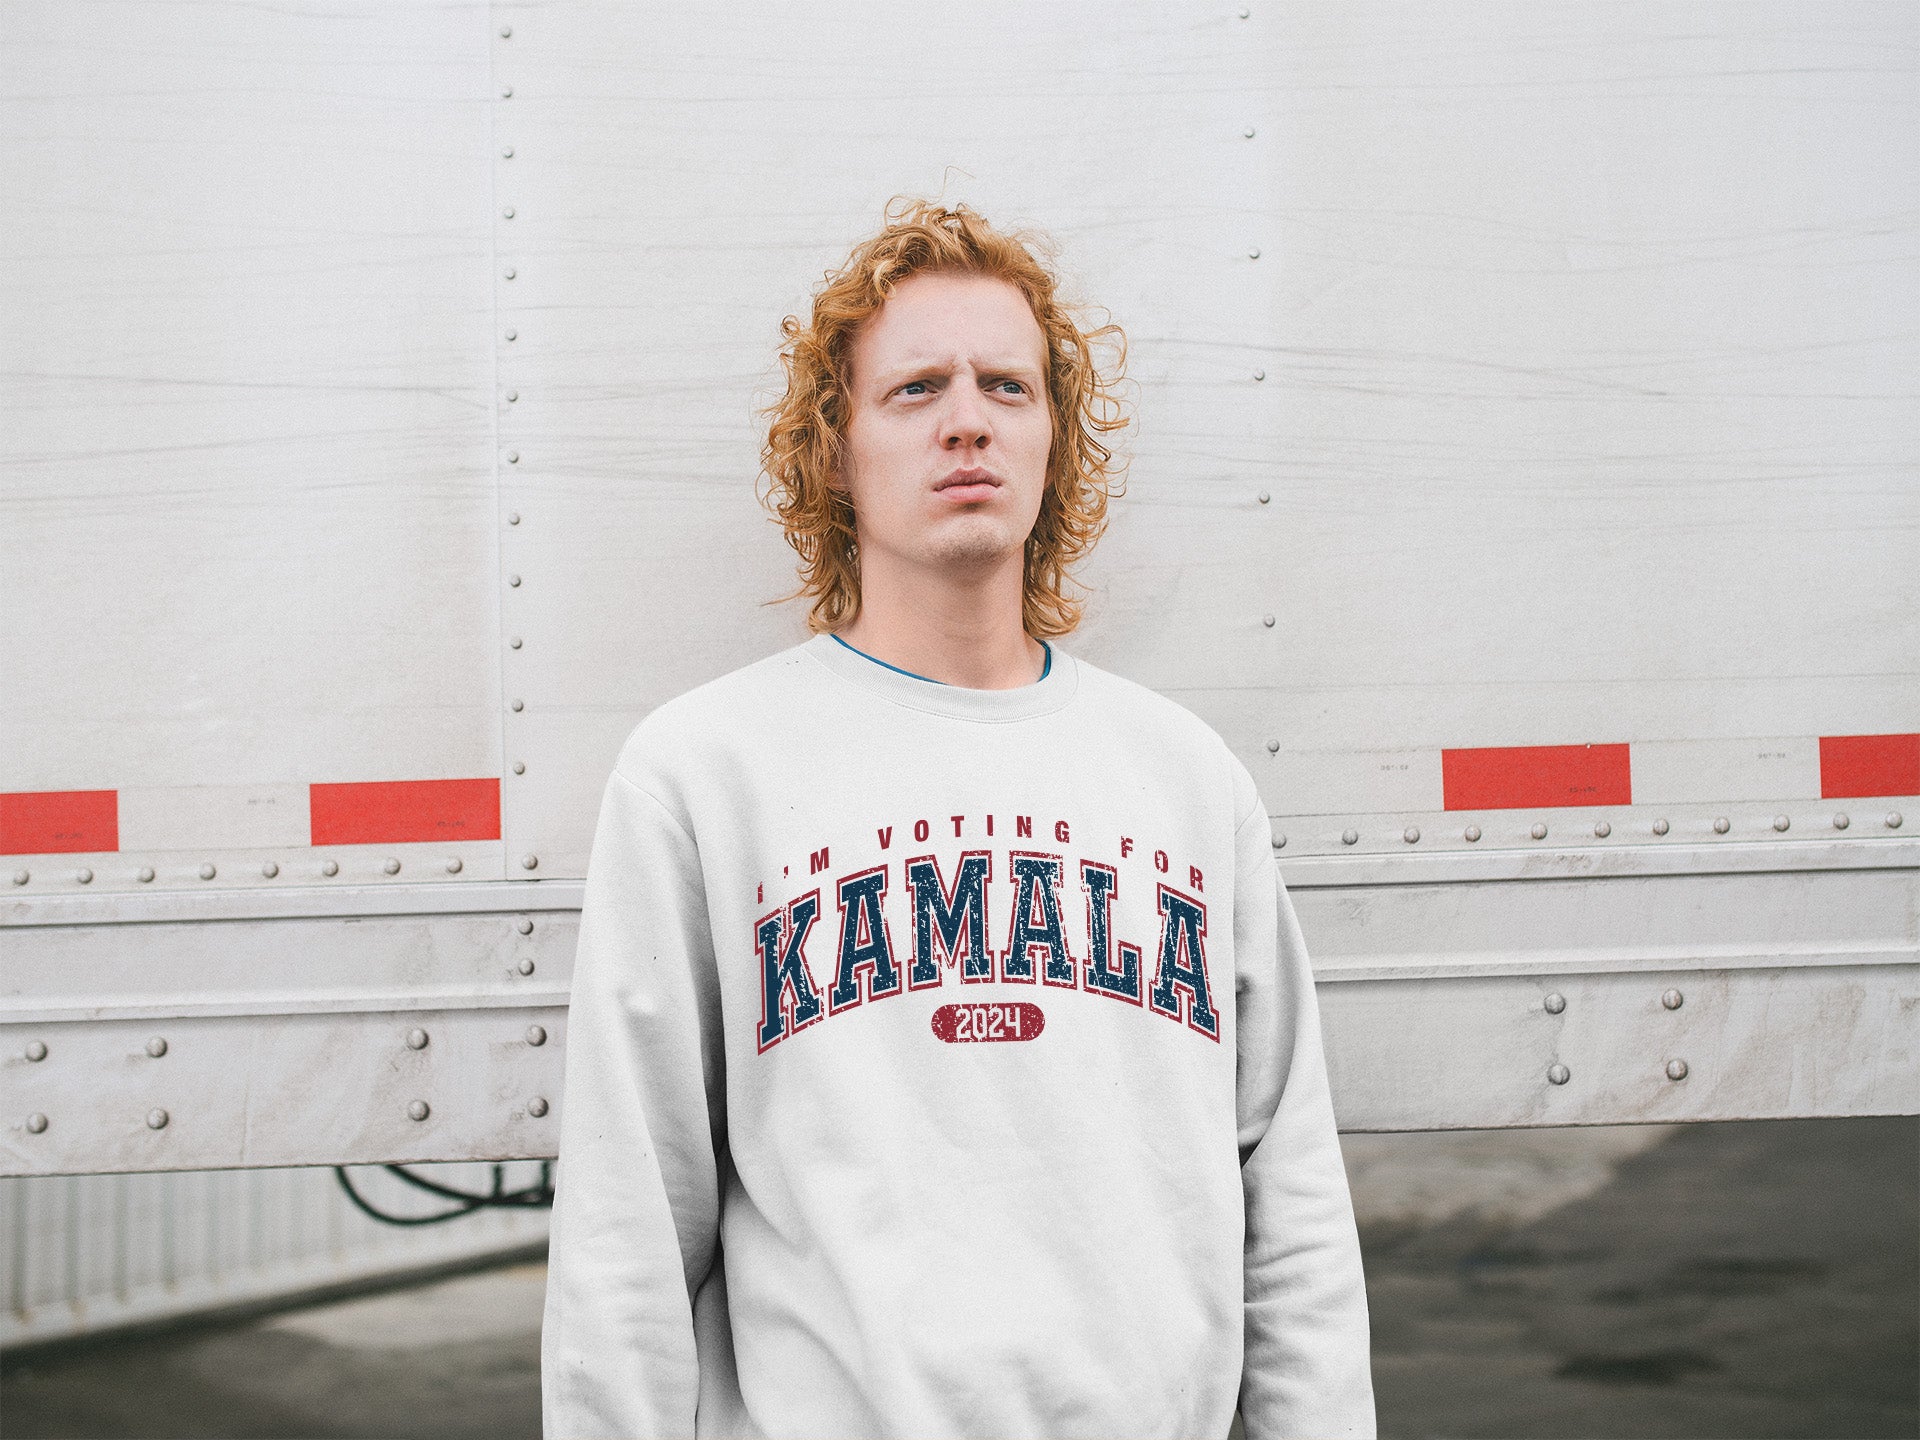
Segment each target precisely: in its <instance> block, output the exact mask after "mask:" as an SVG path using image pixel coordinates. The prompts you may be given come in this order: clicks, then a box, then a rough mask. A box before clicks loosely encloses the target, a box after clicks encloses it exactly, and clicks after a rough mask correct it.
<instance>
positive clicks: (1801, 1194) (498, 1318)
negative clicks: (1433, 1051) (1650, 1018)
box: [0, 1118, 1920, 1440]
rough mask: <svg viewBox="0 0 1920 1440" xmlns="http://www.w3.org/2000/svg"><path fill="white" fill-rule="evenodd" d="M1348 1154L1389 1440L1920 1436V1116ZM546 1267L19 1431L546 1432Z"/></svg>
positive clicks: (426, 1299) (157, 1348) (173, 1364)
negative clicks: (542, 1354)
mask: <svg viewBox="0 0 1920 1440" xmlns="http://www.w3.org/2000/svg"><path fill="white" fill-rule="evenodd" d="M1347 1161H1348V1169H1349V1173H1350V1175H1351V1177H1352V1180H1353V1188H1354V1198H1355V1208H1356V1212H1357V1213H1358V1214H1359V1216H1360V1218H1361V1225H1362V1241H1363V1248H1364V1251H1365V1255H1366V1265H1367V1283H1368V1295H1369V1302H1370V1305H1371V1308H1372V1314H1373V1336H1374V1380H1375V1388H1376V1393H1377V1395H1378V1399H1379V1411H1380V1428H1381V1435H1382V1436H1383V1437H1385V1440H1424V1437H1470V1436H1485V1437H1494V1436H1501V1437H1506V1436H1513V1437H1534V1440H1549V1437H1609V1436H1618V1437H1627V1436H1633V1437H1642V1436H1648V1437H1651V1436H1660V1437H1696V1436H1697V1437H1709V1436H1740V1437H1756V1440H1758V1437H1800V1436H1830V1437H1844V1440H1866V1437H1875V1436H1901V1437H1908V1440H1911V1437H1914V1436H1916V1435H1920V1120H1914V1119H1907V1118H1896V1119H1850V1120H1821V1121H1813V1120H1796V1121H1760V1122H1745V1123H1738V1124H1715V1125H1689V1126H1662V1127H1640V1128H1632V1127H1622V1128H1618V1129H1607V1130H1586V1131H1530V1132H1528V1131H1522V1132H1480V1133H1469V1134H1459V1135H1422V1136H1357V1137H1349V1138H1348V1145H1347ZM544 1283H545V1267H544V1266H542V1265H539V1264H525V1263H523V1264H518V1265H512V1266H507V1267H502V1268H497V1269H494V1270H490V1271H485V1272H481V1273H476V1274H470V1275H463V1276H457V1277H454V1278H450V1279H442V1280H438V1281H434V1282H432V1283H428V1284H416V1285H413V1286H409V1287H406V1288H403V1289H396V1290H391V1291H388V1292H385V1293H381V1294H374V1295H367V1296H362V1297H359V1298H356V1299H351V1300H346V1301H337V1302H334V1303H331V1304H326V1305H317V1306H307V1307H304V1308H299V1309H293V1310H288V1311H285V1312H282V1313H279V1314H275V1315H271V1316H263V1317H256V1318H254V1319H252V1320H249V1321H246V1322H242V1323H228V1324H223V1325H219V1326H204V1325H203V1326H198V1327H182V1328H179V1329H176V1330H174V1331H171V1332H167V1333H161V1334H147V1335H142V1336H137V1337H131V1338H123V1339H119V1340H113V1339H108V1338H102V1339H99V1340H95V1341H92V1342H87V1343H79V1344H63V1345H55V1346H46V1347H40V1348H37V1349H30V1350H24V1351H20V1352H17V1353H15V1354H13V1355H9V1356H6V1357H0V1433H4V1435H5V1436H6V1437H7V1440H31V1437H97V1440H107V1437H120V1436H141V1437H173V1436H247V1437H260V1440H266V1437H322V1436H327V1437H331V1436H342V1437H345V1436H379V1437H390V1440H402V1437H405V1440H412V1437H420V1440H428V1437H456V1436H458V1437H480V1436H486V1437H495V1436H497V1437H503V1440H504V1437H536V1436H538V1435H539V1433H540V1406H539V1383H540V1376H539V1325H540V1305H541V1299H542V1296H543V1293H544ZM1237 1430H1238V1427H1237V1426H1236V1432H1237Z"/></svg>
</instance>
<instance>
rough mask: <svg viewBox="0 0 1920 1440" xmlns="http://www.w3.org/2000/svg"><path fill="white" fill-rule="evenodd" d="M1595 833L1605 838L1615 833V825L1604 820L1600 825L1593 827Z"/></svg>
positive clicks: (1600, 837)
mask: <svg viewBox="0 0 1920 1440" xmlns="http://www.w3.org/2000/svg"><path fill="white" fill-rule="evenodd" d="M1593 833H1594V835H1595V836H1596V837H1598V838H1599V839H1601V840H1604V839H1606V838H1607V836H1609V835H1611V834H1612V833H1613V826H1611V825H1609V824H1608V823H1607V822H1606V821H1604V820H1602V821H1601V822H1600V823H1599V824H1598V825H1595V826H1594V827H1593Z"/></svg>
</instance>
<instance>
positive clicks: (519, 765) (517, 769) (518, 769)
mask: <svg viewBox="0 0 1920 1440" xmlns="http://www.w3.org/2000/svg"><path fill="white" fill-rule="evenodd" d="M513 773H514V774H516V775H524V774H526V773H527V762H526V761H524V760H516V761H514V762H513Z"/></svg>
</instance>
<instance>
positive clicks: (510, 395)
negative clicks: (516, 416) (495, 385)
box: [507, 390, 520, 405]
mask: <svg viewBox="0 0 1920 1440" xmlns="http://www.w3.org/2000/svg"><path fill="white" fill-rule="evenodd" d="M519 398H520V392H519V391H518V390H509V391H507V403H508V404H509V405H511V404H513V403H514V402H515V401H516V400H518V399H519Z"/></svg>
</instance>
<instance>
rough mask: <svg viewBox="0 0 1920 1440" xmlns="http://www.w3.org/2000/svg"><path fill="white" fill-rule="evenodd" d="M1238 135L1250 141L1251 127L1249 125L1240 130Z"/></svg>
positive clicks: (1251, 136)
mask: <svg viewBox="0 0 1920 1440" xmlns="http://www.w3.org/2000/svg"><path fill="white" fill-rule="evenodd" d="M1240 133H1241V134H1242V135H1244V136H1245V137H1246V138H1247V139H1249V140H1251V139H1252V138H1253V126H1251V125H1249V126H1247V128H1246V129H1244V130H1242V131H1241V132H1240Z"/></svg>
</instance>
